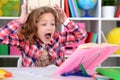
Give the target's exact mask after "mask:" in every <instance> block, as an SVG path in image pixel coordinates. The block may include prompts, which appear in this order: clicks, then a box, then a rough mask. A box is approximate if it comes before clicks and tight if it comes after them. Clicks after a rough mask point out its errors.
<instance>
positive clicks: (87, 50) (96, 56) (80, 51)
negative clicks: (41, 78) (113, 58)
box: [52, 43, 119, 76]
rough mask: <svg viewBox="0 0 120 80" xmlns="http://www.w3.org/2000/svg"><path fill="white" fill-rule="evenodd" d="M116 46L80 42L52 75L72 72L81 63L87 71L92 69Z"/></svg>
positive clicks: (116, 46)
mask: <svg viewBox="0 0 120 80" xmlns="http://www.w3.org/2000/svg"><path fill="white" fill-rule="evenodd" d="M118 48H119V46H118V45H112V44H107V43H104V44H101V45H98V44H95V43H87V44H82V45H80V46H78V48H77V49H76V50H75V51H74V52H73V53H72V55H70V57H69V58H68V59H67V60H65V62H64V63H63V64H62V65H61V66H60V67H58V69H57V70H56V71H55V72H54V73H53V74H52V76H55V75H61V74H64V73H69V72H72V71H74V70H75V69H78V68H79V65H80V64H82V65H83V66H84V68H85V69H86V70H87V71H92V70H94V69H95V68H96V67H97V66H98V65H100V64H101V63H102V62H103V61H104V60H105V59H107V58H108V57H109V56H110V55H111V54H112V53H113V52H114V51H116V50H117V49H118ZM88 73H89V72H88Z"/></svg>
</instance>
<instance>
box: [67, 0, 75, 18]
mask: <svg viewBox="0 0 120 80" xmlns="http://www.w3.org/2000/svg"><path fill="white" fill-rule="evenodd" d="M68 4H69V8H70V14H71V17H76V16H75V10H74V6H73V3H72V0H68Z"/></svg>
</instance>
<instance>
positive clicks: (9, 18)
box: [0, 17, 19, 20]
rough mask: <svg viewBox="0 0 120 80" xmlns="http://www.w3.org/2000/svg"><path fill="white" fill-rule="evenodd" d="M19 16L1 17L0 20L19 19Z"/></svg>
mask: <svg viewBox="0 0 120 80" xmlns="http://www.w3.org/2000/svg"><path fill="white" fill-rule="evenodd" d="M18 18H19V17H0V20H2V19H18Z"/></svg>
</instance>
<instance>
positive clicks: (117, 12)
mask: <svg viewBox="0 0 120 80" xmlns="http://www.w3.org/2000/svg"><path fill="white" fill-rule="evenodd" d="M119 16H120V5H118V6H117V9H116V13H115V18H118V17H119Z"/></svg>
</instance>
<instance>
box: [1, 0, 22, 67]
mask: <svg viewBox="0 0 120 80" xmlns="http://www.w3.org/2000/svg"><path fill="white" fill-rule="evenodd" d="M22 2H23V1H22V0H16V1H9V0H6V1H4V0H3V2H2V1H0V3H1V4H2V5H3V6H1V8H0V11H2V12H1V14H0V27H2V26H4V25H5V24H7V23H8V22H9V21H11V20H14V19H18V18H19V15H20V5H21V4H22ZM6 5H8V6H9V7H7V6H6ZM4 6H6V7H4ZM4 8H5V9H4ZM5 10H7V11H8V12H5ZM6 13H9V14H6ZM14 50H16V49H14ZM16 54H17V53H16ZM19 57H20V55H11V46H7V45H5V46H4V47H3V45H0V67H15V66H17V60H18V58H19Z"/></svg>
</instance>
